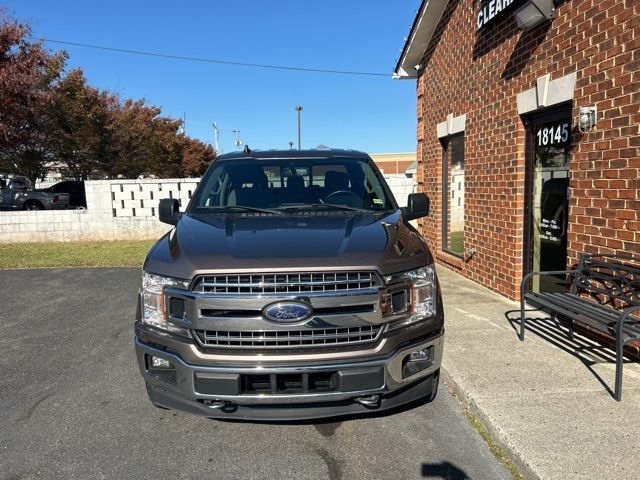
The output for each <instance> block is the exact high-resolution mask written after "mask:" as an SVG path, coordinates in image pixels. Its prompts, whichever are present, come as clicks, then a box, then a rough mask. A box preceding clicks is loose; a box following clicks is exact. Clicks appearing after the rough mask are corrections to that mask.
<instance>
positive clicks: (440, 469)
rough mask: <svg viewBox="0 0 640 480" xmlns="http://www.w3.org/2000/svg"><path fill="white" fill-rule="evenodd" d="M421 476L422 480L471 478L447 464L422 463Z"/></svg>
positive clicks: (461, 479)
mask: <svg viewBox="0 0 640 480" xmlns="http://www.w3.org/2000/svg"><path fill="white" fill-rule="evenodd" d="M422 476H423V477H424V478H442V479H445V480H467V479H470V478H471V477H469V476H468V475H467V473H466V472H465V471H464V470H461V469H459V468H458V467H456V466H455V465H453V464H452V463H449V462H442V463H423V464H422Z"/></svg>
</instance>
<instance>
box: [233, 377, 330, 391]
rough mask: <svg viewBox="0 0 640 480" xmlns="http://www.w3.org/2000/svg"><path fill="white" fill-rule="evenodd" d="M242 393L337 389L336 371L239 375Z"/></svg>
mask: <svg viewBox="0 0 640 480" xmlns="http://www.w3.org/2000/svg"><path fill="white" fill-rule="evenodd" d="M240 378H241V384H242V393H243V394H248V395H258V394H267V395H269V394H292V393H297V394H305V393H325V392H336V391H338V372H312V373H281V374H263V375H241V377H240Z"/></svg>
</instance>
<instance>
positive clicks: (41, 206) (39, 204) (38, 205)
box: [23, 200, 44, 210]
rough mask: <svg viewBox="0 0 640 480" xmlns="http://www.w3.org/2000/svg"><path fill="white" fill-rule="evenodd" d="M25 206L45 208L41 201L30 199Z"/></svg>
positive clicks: (35, 208) (25, 207)
mask: <svg viewBox="0 0 640 480" xmlns="http://www.w3.org/2000/svg"><path fill="white" fill-rule="evenodd" d="M23 208H24V209H25V210H44V205H42V204H41V203H40V202H36V201H34V200H30V201H28V202H27V203H25V204H24V207H23Z"/></svg>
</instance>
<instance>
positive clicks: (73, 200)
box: [41, 180, 87, 208]
mask: <svg viewBox="0 0 640 480" xmlns="http://www.w3.org/2000/svg"><path fill="white" fill-rule="evenodd" d="M41 191H42V192H51V193H68V194H69V207H70V208H87V196H86V194H85V191H84V182H83V181H78V180H68V181H65V182H59V183H56V184H55V185H52V186H50V187H48V188H43V189H42V190H41Z"/></svg>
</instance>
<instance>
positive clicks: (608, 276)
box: [520, 254, 640, 401]
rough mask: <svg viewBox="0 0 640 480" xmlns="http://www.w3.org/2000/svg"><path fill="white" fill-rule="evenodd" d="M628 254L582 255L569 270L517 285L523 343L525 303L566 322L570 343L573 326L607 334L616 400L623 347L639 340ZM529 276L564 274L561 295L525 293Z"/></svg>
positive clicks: (635, 279) (638, 277)
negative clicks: (564, 287)
mask: <svg viewBox="0 0 640 480" xmlns="http://www.w3.org/2000/svg"><path fill="white" fill-rule="evenodd" d="M638 265H639V262H638V261H637V260H636V259H635V258H634V257H633V256H631V255H619V254H618V255H613V254H611V255H606V254H583V255H582V256H581V258H580V262H579V263H578V266H577V268H576V269H574V270H562V271H547V272H531V273H528V274H526V275H525V276H524V277H523V278H522V283H521V284H520V340H524V332H525V320H526V319H525V314H524V311H525V302H526V303H528V304H530V305H532V306H534V307H536V308H538V309H540V310H542V311H544V312H547V313H549V314H550V315H553V316H554V317H555V316H558V317H564V318H565V319H567V320H568V327H569V338H570V339H572V340H573V322H574V321H576V322H578V323H580V324H584V325H587V326H589V327H591V328H593V329H595V330H598V331H600V332H603V333H605V334H608V335H610V336H612V337H614V338H615V341H616V385H615V393H614V397H615V399H616V400H617V401H620V400H621V399H622V366H623V350H624V346H625V345H626V344H627V343H629V342H630V341H632V340H636V339H640V316H639V314H640V266H638ZM535 275H556V276H558V275H565V276H566V279H567V287H568V288H567V291H564V292H539V293H536V292H531V291H529V290H530V289H529V287H528V285H529V280H530V279H531V278H532V277H533V276H535Z"/></svg>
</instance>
